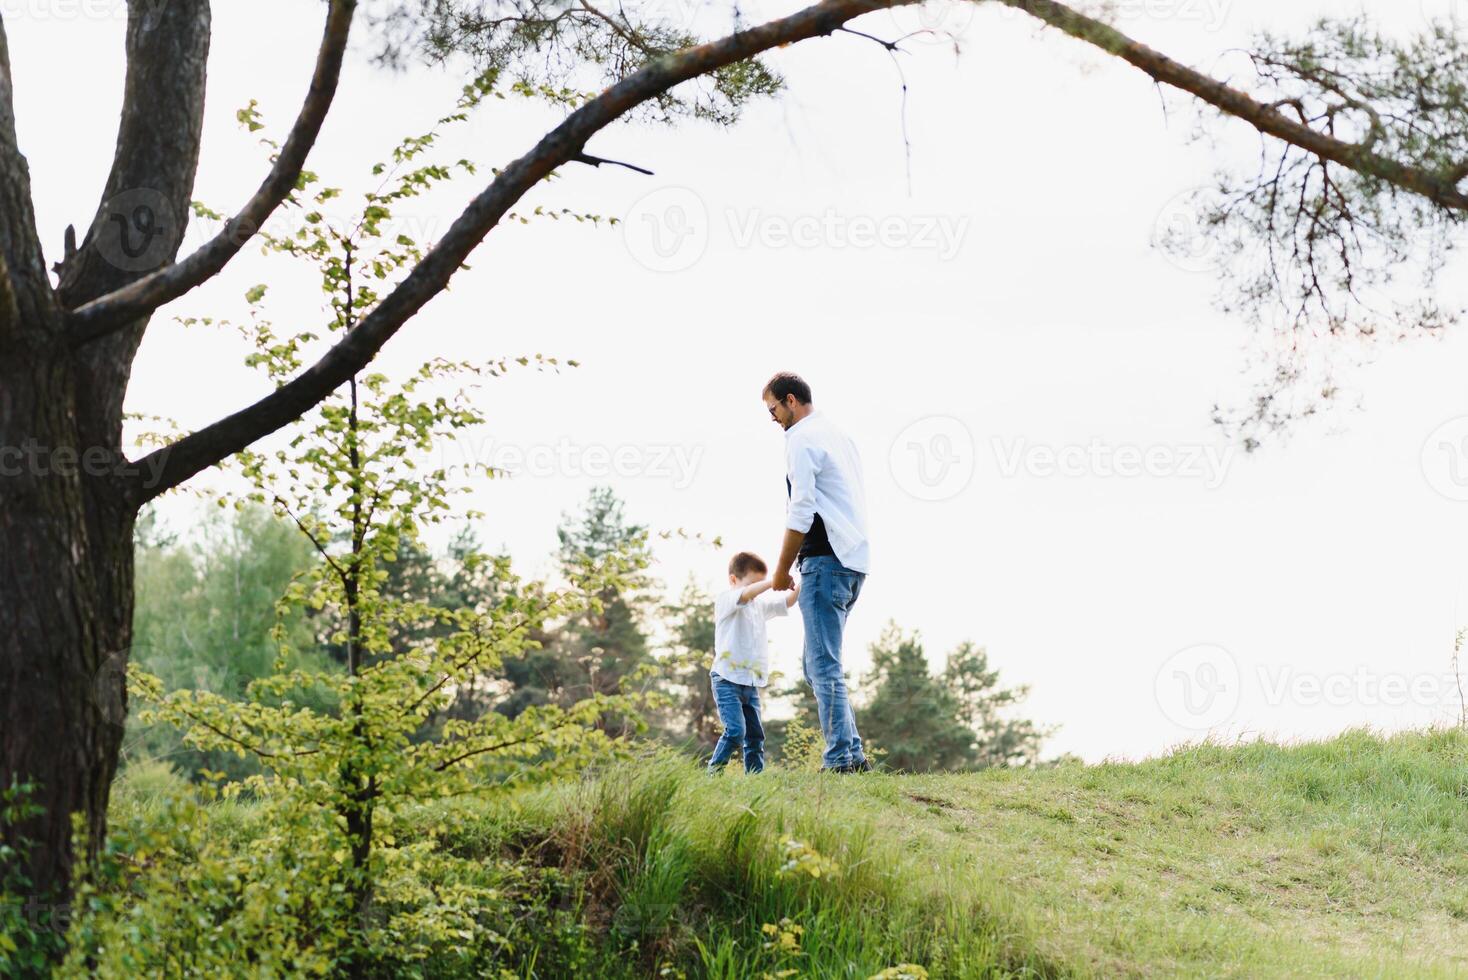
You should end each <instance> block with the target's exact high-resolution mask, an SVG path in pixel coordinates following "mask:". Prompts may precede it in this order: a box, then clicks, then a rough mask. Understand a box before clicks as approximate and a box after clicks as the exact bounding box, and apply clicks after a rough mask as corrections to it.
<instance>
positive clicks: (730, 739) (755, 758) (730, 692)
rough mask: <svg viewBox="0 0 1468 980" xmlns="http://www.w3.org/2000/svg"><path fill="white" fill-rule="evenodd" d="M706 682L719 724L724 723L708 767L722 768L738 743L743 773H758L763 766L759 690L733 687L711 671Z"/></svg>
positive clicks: (747, 687)
mask: <svg viewBox="0 0 1468 980" xmlns="http://www.w3.org/2000/svg"><path fill="white" fill-rule="evenodd" d="M709 681H710V682H711V683H712V684H713V686H714V703H715V704H716V705H718V708H719V721H721V722H723V723H724V734H722V735H720V736H719V744H718V745H715V746H714V755H713V758H711V759H710V760H709V768H710V769H722V768H724V766H725V765H726V764H727V763H728V761H729V759H730V757H731V756H733V755H734V753H735V752H737V751H738V750H739V746H740V744H741V743H742V744H743V746H744V771H745V772H759V771H760V770H762V769H764V767H765V728H764V726H763V725H761V724H760V720H759V688H757V687H755V686H754V685H753V684H735V683H734V682H733V681H730V680H725V679H724V678H723V677H720V676H719V675H718V674H715V673H714V672H712V671H710V672H709Z"/></svg>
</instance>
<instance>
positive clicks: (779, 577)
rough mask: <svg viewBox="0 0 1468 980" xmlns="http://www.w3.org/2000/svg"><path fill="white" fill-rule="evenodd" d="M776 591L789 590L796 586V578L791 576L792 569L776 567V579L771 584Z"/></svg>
mask: <svg viewBox="0 0 1468 980" xmlns="http://www.w3.org/2000/svg"><path fill="white" fill-rule="evenodd" d="M771 587H772V588H773V589H774V590H775V591H776V592H788V591H790V590H791V589H793V588H795V580H794V579H793V578H791V577H790V569H788V568H777V569H775V581H774V584H773V585H772V586H771Z"/></svg>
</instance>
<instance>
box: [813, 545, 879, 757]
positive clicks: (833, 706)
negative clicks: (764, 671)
mask: <svg viewBox="0 0 1468 980" xmlns="http://www.w3.org/2000/svg"><path fill="white" fill-rule="evenodd" d="M865 581H866V573H865V572H854V571H852V570H851V569H849V568H847V567H846V566H845V565H843V564H841V562H840V561H839V560H837V559H836V557H835V556H834V555H811V556H810V557H808V558H803V559H801V562H800V618H801V619H802V620H804V621H805V682H806V683H807V684H809V685H810V686H811V690H812V691H813V692H814V693H815V696H816V712H817V714H818V715H819V716H820V719H821V734H822V735H824V736H825V737H826V752H825V754H824V755H823V756H822V757H821V765H822V767H823V768H827V769H835V768H839V767H841V766H848V765H853V764H857V765H859V764H860V763H861V762H863V761H864V760H865V759H866V754H865V753H864V752H862V748H861V736H860V735H858V734H857V732H856V716H855V715H854V714H852V711H851V700H850V698H849V697H848V696H847V691H846V675H845V674H844V673H843V672H842V669H841V636H842V633H843V632H844V631H845V629H846V614H847V613H849V612H850V611H851V607H852V606H854V605H856V597H857V596H859V595H861V586H862V583H863V582H865Z"/></svg>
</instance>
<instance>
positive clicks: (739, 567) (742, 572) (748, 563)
mask: <svg viewBox="0 0 1468 980" xmlns="http://www.w3.org/2000/svg"><path fill="white" fill-rule="evenodd" d="M752 571H753V572H759V573H760V574H761V575H763V574H764V573H765V572H767V571H769V568H767V567H766V566H765V563H764V560H763V559H761V558H760V556H759V555H757V554H755V553H754V552H752V551H741V552H739V554H737V555H735V556H734V557H733V558H731V559H730V560H729V574H730V575H732V576H734V577H735V578H744V576H746V575H748V574H749V573H750V572H752Z"/></svg>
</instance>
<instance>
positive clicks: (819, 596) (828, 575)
mask: <svg viewBox="0 0 1468 980" xmlns="http://www.w3.org/2000/svg"><path fill="white" fill-rule="evenodd" d="M763 397H764V401H765V408H766V409H768V411H769V413H770V418H771V419H773V420H774V421H775V422H776V423H777V424H778V425H779V426H780V428H782V429H784V430H785V472H786V477H785V492H786V495H787V497H788V498H789V506H788V510H787V514H786V520H785V540H784V544H783V546H782V547H781V549H780V559H779V561H778V562H776V564H775V574H774V580H773V588H774V589H775V590H776V591H781V592H783V591H785V590H787V589H790V588H791V587H792V586H793V585H794V582H793V580H792V579H791V577H790V568H791V566H792V565H794V564H795V563H796V561H799V563H800V565H799V567H800V617H801V619H802V620H804V622H805V664H804V666H805V681H806V683H807V684H809V685H810V686H811V690H812V691H813V692H815V696H816V711H817V713H818V714H819V716H820V720H821V733H822V734H823V735H824V736H825V737H826V751H825V754H824V755H823V756H822V759H821V768H822V770H823V771H826V772H838V773H852V772H867V771H869V770H870V769H871V764H870V763H869V762H868V761H867V757H866V754H865V753H864V752H862V747H861V736H860V735H858V734H857V731H856V716H855V715H853V714H852V711H851V701H850V699H849V697H848V696H847V691H846V675H845V673H844V672H843V670H842V664H841V641H842V634H843V633H844V632H845V630H846V615H847V613H849V612H850V611H851V607H852V606H853V605H855V604H856V598H857V596H858V595H860V594H861V587H862V583H863V582H865V581H866V577H867V571H868V570H869V567H870V563H869V560H868V548H867V520H866V509H867V504H866V486H865V484H864V483H863V481H862V471H861V457H860V455H859V454H858V453H857V451H856V444H855V443H853V442H852V441H851V439H850V438H848V437H847V435H846V434H845V433H844V432H842V431H841V430H840V429H838V428H836V426H834V425H833V424H831V422H830V421H829V420H827V418H826V417H825V415H823V414H821V413H818V412H817V411H816V410H815V408H814V406H813V405H812V404H811V393H810V385H808V384H806V383H805V382H804V381H803V380H801V378H800V376H799V375H796V374H791V373H789V372H782V373H780V374H777V375H775V376H774V377H773V378H771V379H770V382H769V384H767V385H765V388H764V392H763Z"/></svg>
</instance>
